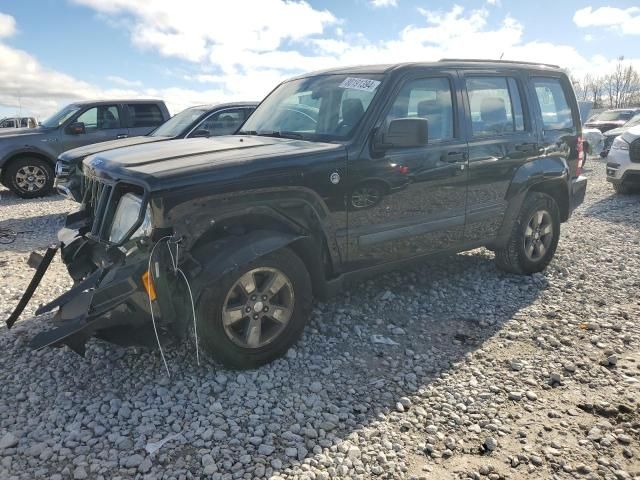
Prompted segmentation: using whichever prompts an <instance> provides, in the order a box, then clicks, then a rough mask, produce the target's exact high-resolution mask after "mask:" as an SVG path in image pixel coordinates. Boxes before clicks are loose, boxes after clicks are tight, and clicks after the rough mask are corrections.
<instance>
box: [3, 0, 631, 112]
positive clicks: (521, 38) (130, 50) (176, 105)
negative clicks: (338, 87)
mask: <svg viewBox="0 0 640 480" xmlns="http://www.w3.org/2000/svg"><path fill="white" fill-rule="evenodd" d="M639 47H640V7H639V6H638V3H637V1H636V2H632V1H618V2H597V1H590V0H570V1H567V0H563V1H536V2H530V1H527V2H525V1H510V0H489V1H487V0H468V1H464V2H463V1H460V2H457V3H456V4H455V5H454V4H452V3H450V2H444V1H433V0H431V1H417V0H341V1H338V0H328V1H317V0H316V1H313V0H309V1H307V2H302V1H294V0H292V1H289V2H285V1H284V0H257V1H252V0H232V1H227V0H215V1H213V0H211V1H197V0H181V1H172V0H157V1H155V0H2V1H1V2H0V116H1V115H7V114H14V113H15V112H16V110H17V108H18V105H20V106H21V107H22V110H23V112H24V113H25V114H26V113H30V114H34V115H37V116H39V117H40V118H42V117H44V116H46V115H47V114H49V113H51V112H52V111H53V110H55V109H56V108H58V107H59V106H61V105H62V104H63V103H66V102H69V101H73V100H77V99H81V98H91V97H102V98H105V97H109V96H117V97H122V96H154V97H162V98H164V99H165V100H166V101H167V103H168V105H169V108H170V110H172V112H173V113H175V112H176V111H178V110H180V109H182V108H184V107H186V106H189V105H192V104H197V103H205V102H206V103H212V102H218V101H225V100H240V99H246V100H258V99H260V98H262V96H264V95H265V94H266V93H268V92H269V90H270V89H271V88H273V87H274V86H275V85H276V83H277V82H278V81H280V80H281V79H283V78H286V77H288V76H291V75H293V74H297V73H300V72H303V71H306V70H313V69H319V68H327V67H331V66H336V65H343V64H358V63H393V62H398V61H405V60H433V59H437V58H440V57H443V56H456V57H458V56H467V57H475V58H496V57H499V56H500V55H501V54H504V58H505V59H523V60H535V61H546V62H549V63H557V64H560V65H562V66H566V67H568V68H570V69H571V70H572V71H573V72H575V74H576V75H578V76H582V75H584V74H586V73H594V74H602V73H605V72H606V71H607V70H608V69H610V68H611V65H612V62H613V61H614V60H615V58H616V57H618V56H620V55H624V56H625V57H626V58H627V59H629V61H632V62H635V63H637V62H639V59H640V53H639V52H640V48H639Z"/></svg>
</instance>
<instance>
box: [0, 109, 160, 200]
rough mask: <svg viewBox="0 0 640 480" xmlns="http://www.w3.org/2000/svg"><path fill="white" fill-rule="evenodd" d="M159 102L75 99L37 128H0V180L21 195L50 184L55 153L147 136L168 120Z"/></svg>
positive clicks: (41, 191)
mask: <svg viewBox="0 0 640 480" xmlns="http://www.w3.org/2000/svg"><path fill="white" fill-rule="evenodd" d="M169 116H170V115H169V111H168V110H167V107H166V105H165V104H164V102H163V101H162V100H100V101H89V102H78V103H72V104H71V105H67V106H66V107H64V108H63V109H62V110H60V111H58V112H56V113H55V114H54V115H52V116H51V117H49V118H48V119H46V120H45V121H43V122H42V123H41V124H40V125H38V126H37V127H36V128H29V129H18V130H16V129H11V128H7V129H2V130H0V182H1V183H2V184H3V185H4V186H6V187H7V188H9V189H10V190H11V191H13V192H14V193H15V194H16V195H18V196H20V197H22V198H33V197H41V196H43V195H46V194H48V193H49V192H50V191H51V189H52V188H53V180H54V177H55V175H54V168H55V164H56V159H57V158H58V155H60V154H61V153H62V152H65V151H67V150H70V149H72V148H77V147H81V146H83V145H89V144H91V143H98V142H105V141H107V140H115V139H117V138H125V137H128V136H138V135H146V134H147V133H149V132H150V131H151V130H153V129H154V128H156V127H157V126H158V125H160V124H162V123H164V122H165V121H166V120H167V119H168V118H169Z"/></svg>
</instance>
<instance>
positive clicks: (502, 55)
mask: <svg viewBox="0 0 640 480" xmlns="http://www.w3.org/2000/svg"><path fill="white" fill-rule="evenodd" d="M502 57H504V52H502V54H501V55H500V60H502Z"/></svg>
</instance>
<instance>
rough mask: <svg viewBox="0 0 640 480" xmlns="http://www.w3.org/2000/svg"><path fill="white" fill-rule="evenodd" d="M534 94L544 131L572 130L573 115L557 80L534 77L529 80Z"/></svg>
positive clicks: (560, 83)
mask: <svg viewBox="0 0 640 480" xmlns="http://www.w3.org/2000/svg"><path fill="white" fill-rule="evenodd" d="M531 83H532V84H533V88H534V90H535V92H536V98H537V99H538V105H539V106H540V112H541V114H542V124H543V125H544V129H545V130H561V129H565V128H573V126H574V124H573V115H572V112H571V107H570V106H569V102H568V101H567V95H566V92H565V90H564V88H563V86H562V82H561V81H560V79H559V78H545V77H535V78H533V79H532V80H531Z"/></svg>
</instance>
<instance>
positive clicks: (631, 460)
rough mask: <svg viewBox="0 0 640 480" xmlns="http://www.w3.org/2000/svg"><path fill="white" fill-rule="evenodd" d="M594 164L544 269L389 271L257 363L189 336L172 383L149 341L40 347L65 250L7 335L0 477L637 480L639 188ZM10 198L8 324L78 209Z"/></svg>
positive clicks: (482, 256)
mask: <svg viewBox="0 0 640 480" xmlns="http://www.w3.org/2000/svg"><path fill="white" fill-rule="evenodd" d="M589 165H590V171H588V173H587V175H588V176H589V178H590V183H589V189H588V197H587V200H586V203H585V205H583V206H582V207H580V208H579V209H578V210H577V212H576V213H575V214H574V217H573V218H572V220H571V222H570V223H568V224H566V225H563V232H562V239H561V241H560V245H559V248H558V252H557V256H556V259H555V260H554V262H553V263H552V264H551V266H550V267H549V268H548V269H547V271H546V272H544V273H543V274H537V275H533V276H531V277H518V276H512V275H506V274H503V273H501V272H499V271H498V270H496V268H495V266H494V263H493V261H492V257H493V254H492V253H490V252H488V251H485V250H482V249H480V250H475V251H473V252H469V253H466V254H462V255H458V256H455V257H453V258H450V259H448V260H446V261H441V262H437V263H432V264H430V265H422V266H416V267H415V268H414V269H412V270H407V271H403V272H400V273H392V274H388V275H385V276H381V277H378V278H376V279H374V280H371V281H368V282H365V283H363V284H361V285H359V286H356V287H353V288H352V289H350V290H348V291H346V292H344V293H343V294H342V295H340V296H338V297H337V298H336V299H335V300H334V301H333V302H331V303H318V304H316V305H315V308H314V312H313V319H312V322H311V324H310V325H309V326H308V328H307V330H306V333H305V335H304V338H303V339H302V341H301V342H300V343H299V344H298V345H297V346H296V347H295V349H293V350H291V351H290V352H289V354H288V355H287V357H286V358H283V359H281V360H278V361H276V362H275V363H273V364H271V365H269V366H266V367H263V368H261V369H259V370H256V371H249V372H242V373H238V372H233V371H228V370H225V369H222V368H220V367H219V366H216V365H211V364H206V365H203V366H202V367H197V366H196V364H195V352H194V351H193V348H192V347H191V346H189V345H182V346H171V347H169V348H168V362H169V366H170V369H171V371H172V378H171V379H170V380H169V379H168V378H167V377H166V375H165V373H164V370H163V366H162V363H161V359H160V357H159V355H158V352H157V351H155V350H151V351H149V350H145V349H140V348H128V349H125V348H120V347H116V346H113V345H109V344H105V343H102V342H99V341H95V340H93V341H91V342H90V344H89V345H88V350H87V355H86V358H81V357H79V356H77V355H75V354H74V353H71V352H69V351H68V350H66V349H58V350H44V351H41V352H33V351H30V350H29V349H28V348H27V347H26V342H27V341H28V339H29V338H30V337H31V336H32V335H33V334H34V333H36V332H37V331H40V330H41V329H42V328H43V327H45V326H46V323H47V322H48V320H49V317H48V316H42V317H37V318H32V316H33V312H34V310H35V308H37V305H38V304H39V303H43V302H45V301H46V300H50V299H51V298H53V297H55V296H56V295H58V294H60V293H62V292H63V291H64V290H65V289H66V288H67V287H68V286H69V283H70V282H69V280H68V279H67V277H66V275H65V271H64V269H63V267H62V265H61V264H60V262H59V260H56V262H55V263H54V265H53V268H52V270H50V271H49V273H48V274H47V276H46V278H45V280H44V282H43V284H42V285H41V287H40V289H39V290H38V292H37V294H36V296H35V299H34V301H32V303H31V305H30V307H29V309H28V310H27V311H26V313H25V314H24V315H23V320H21V321H20V322H19V323H18V324H16V327H15V328H14V329H13V330H11V331H7V330H6V329H4V328H2V330H0V350H1V351H2V352H3V354H4V355H3V358H2V360H3V365H2V369H1V370H0V478H2V479H14V478H15V479H32V478H53V479H70V478H74V479H85V478H87V479H88V478H91V479H94V478H95V479H102V478H104V479H106V478H148V479H160V478H163V479H165V478H166V479H173V478H175V479H186V478H214V479H232V478H233V479H238V478H242V479H254V478H271V479H274V480H276V479H300V480H302V479H309V480H313V479H316V480H323V479H330V478H331V479H337V478H339V479H345V478H352V479H369V478H381V479H386V478H389V479H392V478H393V479H395V478H434V479H447V478H473V479H481V478H489V479H502V478H513V479H518V478H527V479H529V478H533V479H536V478H540V479H548V478H590V479H596V478H597V479H628V478H640V404H639V400H640V323H639V321H638V319H639V314H640V301H639V299H638V292H639V291H640V196H629V197H625V196H616V195H614V194H613V193H612V189H611V188H610V186H609V185H608V184H607V183H606V182H605V181H604V166H603V163H602V162H601V161H600V160H595V159H591V160H590V162H589ZM0 195H1V199H0V227H12V228H13V229H14V230H18V231H26V232H27V233H24V234H20V235H19V236H18V238H17V240H16V242H15V243H14V244H12V245H10V246H7V245H0V278H1V282H0V313H1V315H0V317H2V318H6V316H7V315H8V314H9V313H10V311H11V309H12V308H13V307H14V305H15V304H16V302H17V300H18V299H19V297H20V295H21V293H22V291H23V290H24V288H25V287H26V285H27V283H28V282H29V280H30V278H31V276H32V273H33V272H32V271H31V270H30V269H28V268H27V267H26V266H25V261H26V258H27V256H28V252H29V251H30V250H32V249H33V248H44V247H45V246H46V244H47V243H48V242H50V241H52V240H53V239H54V238H55V231H56V229H57V227H58V226H59V224H60V222H61V221H62V216H61V214H63V213H64V212H66V211H67V210H68V209H70V208H72V206H73V205H72V204H71V203H69V202H67V201H64V200H61V199H55V198H53V197H50V198H47V199H39V200H30V201H24V200H19V199H16V198H15V197H13V196H12V195H11V194H10V193H9V192H8V191H7V190H0ZM374 339H375V340H376V341H374ZM380 339H385V340H389V342H386V341H385V342H384V343H379V341H380Z"/></svg>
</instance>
